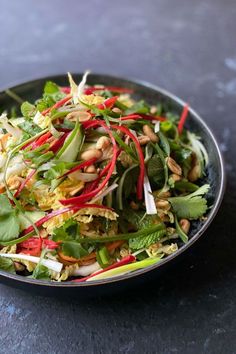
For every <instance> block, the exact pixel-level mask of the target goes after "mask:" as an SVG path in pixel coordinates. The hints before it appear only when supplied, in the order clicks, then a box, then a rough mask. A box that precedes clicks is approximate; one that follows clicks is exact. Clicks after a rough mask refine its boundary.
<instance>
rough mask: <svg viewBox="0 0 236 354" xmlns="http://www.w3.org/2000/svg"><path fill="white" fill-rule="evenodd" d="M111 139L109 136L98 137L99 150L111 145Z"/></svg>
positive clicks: (97, 145)
mask: <svg viewBox="0 0 236 354" xmlns="http://www.w3.org/2000/svg"><path fill="white" fill-rule="evenodd" d="M110 143H111V141H110V139H109V138H108V137H107V136H101V138H99V139H98V141H97V144H96V148H97V149H99V150H104V149H106V148H107V147H108V146H109V145H110Z"/></svg>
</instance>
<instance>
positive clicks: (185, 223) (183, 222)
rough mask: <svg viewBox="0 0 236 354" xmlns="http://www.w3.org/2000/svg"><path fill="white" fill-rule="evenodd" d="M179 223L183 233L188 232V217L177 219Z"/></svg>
mask: <svg viewBox="0 0 236 354" xmlns="http://www.w3.org/2000/svg"><path fill="white" fill-rule="evenodd" d="M179 225H180V227H181V229H182V230H183V232H184V233H186V235H187V234H188V232H189V229H190V222H189V221H188V219H181V220H180V221H179Z"/></svg>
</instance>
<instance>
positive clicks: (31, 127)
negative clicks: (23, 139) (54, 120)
mask: <svg viewBox="0 0 236 354" xmlns="http://www.w3.org/2000/svg"><path fill="white" fill-rule="evenodd" d="M18 126H19V127H20V128H21V129H22V130H23V131H24V132H26V133H28V134H30V135H36V134H38V133H40V132H41V131H42V129H41V128H40V127H39V126H38V125H36V124H34V123H33V122H30V121H24V123H20V124H19V125H18Z"/></svg>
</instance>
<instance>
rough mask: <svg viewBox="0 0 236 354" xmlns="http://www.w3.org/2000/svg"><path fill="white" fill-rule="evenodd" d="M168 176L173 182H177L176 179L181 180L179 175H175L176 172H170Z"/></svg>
mask: <svg viewBox="0 0 236 354" xmlns="http://www.w3.org/2000/svg"><path fill="white" fill-rule="evenodd" d="M170 178H171V179H172V180H173V181H174V182H177V181H180V180H181V176H179V175H177V174H176V173H172V174H171V175H170Z"/></svg>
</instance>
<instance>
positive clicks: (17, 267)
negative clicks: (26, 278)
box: [14, 262, 25, 272]
mask: <svg viewBox="0 0 236 354" xmlns="http://www.w3.org/2000/svg"><path fill="white" fill-rule="evenodd" d="M14 267H15V270H16V271H17V272H23V270H25V266H24V265H23V264H21V263H18V262H14Z"/></svg>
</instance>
